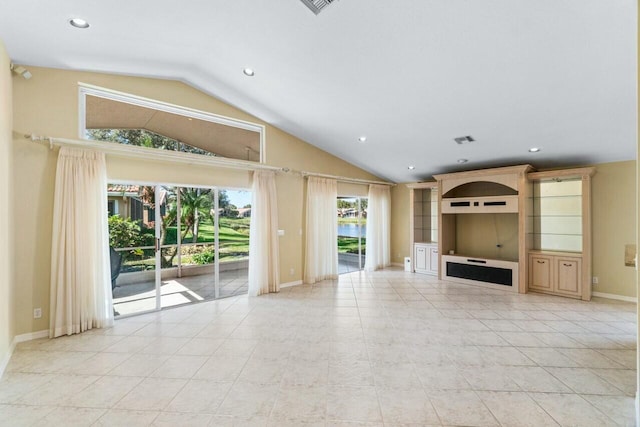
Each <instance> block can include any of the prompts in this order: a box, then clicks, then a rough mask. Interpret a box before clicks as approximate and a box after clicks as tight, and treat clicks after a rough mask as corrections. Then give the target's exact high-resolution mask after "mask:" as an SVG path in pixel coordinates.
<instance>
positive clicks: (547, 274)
mask: <svg viewBox="0 0 640 427" xmlns="http://www.w3.org/2000/svg"><path fill="white" fill-rule="evenodd" d="M551 260H552V259H551V257H550V256H544V255H533V254H531V255H529V287H530V288H534V289H539V290H543V291H552V290H553V264H552V261H551Z"/></svg>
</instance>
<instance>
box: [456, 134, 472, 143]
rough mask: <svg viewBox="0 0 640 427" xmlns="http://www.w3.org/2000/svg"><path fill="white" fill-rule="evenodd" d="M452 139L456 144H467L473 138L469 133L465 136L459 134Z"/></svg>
mask: <svg viewBox="0 0 640 427" xmlns="http://www.w3.org/2000/svg"><path fill="white" fill-rule="evenodd" d="M453 140H454V141H455V142H456V144H458V145H462V144H468V143H470V142H473V141H475V139H473V138H472V137H471V135H467V136H459V137H457V138H453Z"/></svg>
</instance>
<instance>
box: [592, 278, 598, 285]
mask: <svg viewBox="0 0 640 427" xmlns="http://www.w3.org/2000/svg"><path fill="white" fill-rule="evenodd" d="M591 283H593V284H594V285H597V284H598V276H593V277H592V278H591Z"/></svg>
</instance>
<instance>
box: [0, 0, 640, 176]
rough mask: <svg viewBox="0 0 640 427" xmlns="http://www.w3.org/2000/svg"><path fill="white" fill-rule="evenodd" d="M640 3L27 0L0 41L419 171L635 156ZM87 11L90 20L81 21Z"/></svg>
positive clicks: (35, 58) (392, 171) (10, 11)
mask: <svg viewBox="0 0 640 427" xmlns="http://www.w3.org/2000/svg"><path fill="white" fill-rule="evenodd" d="M636 8H637V6H636V1H635V0H609V1H605V0H393V1H382V0H340V1H336V2H334V3H333V4H331V5H330V6H328V7H327V8H325V9H324V11H323V12H321V13H320V14H319V15H318V16H315V15H314V14H313V13H312V12H311V11H309V9H307V7H306V6H304V5H303V4H302V2H300V1H299V0H277V1H256V0H233V1H229V0H194V1H190V2H183V3H180V2H175V1H170V0H136V1H126V2H124V1H95V0H93V1H87V0H75V1H74V0H58V1H38V0H20V1H4V2H2V3H1V4H0V38H1V39H2V40H3V41H4V42H5V44H6V46H7V49H8V51H9V55H10V56H11V58H12V59H13V60H14V61H15V62H17V63H22V64H30V65H38V66H48V67H58V68H70V69H83V70H96V71H104V72H114V73H124V74H132V75H144V76H157V77H165V78H174V79H179V80H183V81H185V82H187V83H189V84H191V85H193V86H195V87H197V88H199V89H201V90H204V91H206V92H208V93H210V94H212V95H214V96H216V97H218V98H221V99H223V100H225V101H227V102H229V103H231V104H233V105H235V106H237V107H240V108H242V109H244V110H246V111H247V112H249V113H252V114H254V115H256V116H257V117H259V118H261V119H263V120H265V121H267V122H269V123H271V124H273V125H275V126H277V127H279V128H281V129H283V130H285V131H288V132H290V133H291V134H293V135H296V136H298V137H300V138H301V139H303V140H305V141H308V142H310V143H311V144H314V145H316V146H318V147H320V148H322V149H324V150H326V151H328V152H330V153H333V154H335V155H337V156H339V157H341V158H343V159H345V160H347V161H349V162H351V163H353V164H356V165H358V166H360V167H362V168H364V169H366V170H369V171H371V172H372V173H374V174H376V175H378V176H380V177H382V178H386V179H389V180H393V181H397V182H407V181H415V180H419V179H424V178H427V177H429V176H430V175H432V174H434V173H441V172H448V171H453V170H459V169H461V168H465V169H473V168H479V167H484V166H494V165H508V164H518V163H531V164H533V165H534V166H536V167H553V166H565V165H578V164H587V163H594V162H607V161H615V160H626V159H634V158H635V156H636V118H637V114H636V80H637V73H636V57H637V49H636V37H637V35H636V34H637V33H636V31H637V24H636V18H637V9H636ZM76 16H78V17H82V18H84V19H87V20H88V21H89V22H90V24H91V27H90V28H89V29H87V30H79V29H75V28H72V27H71V26H70V25H69V24H68V22H67V21H68V19H69V18H71V17H76ZM245 67H252V68H254V69H255V71H256V75H255V76H254V77H251V78H250V77H246V76H244V74H243V73H242V70H243V68H245ZM361 135H366V136H367V138H368V139H367V142H366V143H364V144H361V143H359V142H358V137H359V136H361ZM463 135H471V136H473V138H475V139H476V142H474V143H472V144H470V145H463V146H460V145H457V144H456V143H455V142H454V141H453V138H454V137H458V136H463ZM267 138H268V135H267ZM267 144H268V142H267ZM534 146H535V147H541V148H542V151H541V152H539V153H537V154H531V153H529V152H528V149H529V148H530V147H534ZM267 150H268V146H267ZM459 158H467V159H469V162H468V163H467V164H466V165H464V166H460V165H458V164H457V163H456V160H457V159H459ZM408 165H415V170H414V171H410V170H408V169H407V166H408Z"/></svg>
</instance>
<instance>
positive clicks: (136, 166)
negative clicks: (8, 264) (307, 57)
mask: <svg viewBox="0 0 640 427" xmlns="http://www.w3.org/2000/svg"><path fill="white" fill-rule="evenodd" d="M28 68H29V70H30V71H31V72H32V74H33V78H32V79H31V80H28V81H25V80H22V79H14V103H13V107H14V116H15V121H14V130H15V131H18V132H20V133H36V134H43V135H47V136H54V137H63V138H78V136H79V135H78V82H83V83H89V84H93V85H96V86H101V87H105V88H108V89H113V90H118V91H122V92H126V93H131V94H134V95H138V96H143V97H147V98H151V99H155V100H160V101H164V102H169V103H172V104H177V105H180V106H185V107H189V108H195V109H199V110H203V111H207V112H211V113H215V114H220V115H224V116H228V117H233V118H237V119H242V120H246V121H251V122H255V123H260V124H263V125H266V144H267V145H266V158H267V163H268V164H270V165H274V166H282V167H289V168H292V169H295V170H305V171H312V172H320V173H326V174H332V175H340V176H349V177H354V178H364V179H376V180H377V179H378V178H376V177H375V176H373V175H371V174H369V173H367V172H365V171H363V170H361V169H358V168H356V167H354V166H352V165H350V164H349V163H347V162H345V161H343V160H340V159H338V158H336V157H334V156H332V155H330V154H328V153H326V152H324V151H321V150H319V149H317V148H316V147H314V146H312V145H309V144H307V143H305V142H303V141H301V140H299V139H297V138H295V137H293V136H291V135H289V134H287V133H285V132H283V131H281V130H279V129H277V128H275V127H273V126H270V125H267V124H266V123H264V122H262V121H260V120H258V119H256V118H255V117H252V116H251V115H249V114H247V113H245V112H243V111H241V110H238V109H236V108H234V107H232V106H230V105H228V104H225V103H224V102H222V101H220V100H218V99H215V98H213V97H211V96H208V95H206V94H203V93H202V92H199V91H198V90H196V89H194V88H192V87H189V86H187V85H185V84H183V83H180V82H176V81H165V80H156V79H147V78H138V77H127V76H114V75H106V74H98V73H86V72H75V71H62V70H54V69H45V68H38V67H28ZM13 149H14V153H13V160H14V164H15V165H17V166H16V167H15V168H14V179H15V194H16V197H15V199H14V203H13V206H14V215H15V218H16V220H15V226H14V233H15V235H16V236H17V237H19V238H18V239H17V242H16V246H15V253H16V272H15V280H16V283H19V284H20V286H19V287H18V288H17V295H16V307H17V312H16V333H19V334H22V333H27V332H32V331H39V330H44V329H47V328H48V321H47V319H48V318H49V313H48V312H49V272H50V266H49V264H50V247H51V239H50V236H51V214H52V209H53V189H54V177H55V164H56V150H52V151H50V150H49V149H48V148H46V147H45V146H42V145H40V144H34V143H31V142H28V141H27V140H25V139H23V138H20V137H19V136H18V137H16V139H14V141H13ZM107 168H108V174H109V177H110V178H111V179H123V180H124V179H127V180H141V181H147V182H148V181H154V180H159V181H163V182H167V183H176V184H199V185H219V186H231V187H247V186H248V185H249V174H248V173H247V172H233V171H230V170H229V169H216V168H207V167H195V166H187V165H168V164H166V163H162V162H155V161H146V162H145V161H140V160H136V161H131V160H125V159H122V158H116V157H113V156H108V158H107ZM277 185H278V203H279V218H278V220H279V224H280V229H283V230H285V235H284V236H282V237H280V267H281V268H280V277H281V281H282V282H283V283H286V282H293V281H298V280H301V278H302V263H303V247H302V244H303V237H304V236H301V235H300V230H302V229H303V220H304V216H303V203H304V200H303V194H304V193H303V190H304V179H303V178H302V177H301V176H299V175H295V174H285V173H282V174H279V175H278V177H277ZM24 194H28V195H29V196H28V197H18V196H17V195H24ZM291 269H293V271H294V273H293V274H290V270H291ZM34 307H42V309H43V317H42V319H39V320H34V319H32V316H31V313H32V309H33V308H34Z"/></svg>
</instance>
